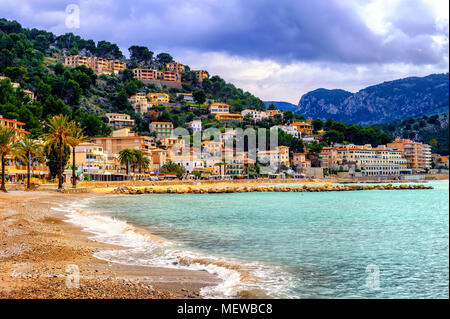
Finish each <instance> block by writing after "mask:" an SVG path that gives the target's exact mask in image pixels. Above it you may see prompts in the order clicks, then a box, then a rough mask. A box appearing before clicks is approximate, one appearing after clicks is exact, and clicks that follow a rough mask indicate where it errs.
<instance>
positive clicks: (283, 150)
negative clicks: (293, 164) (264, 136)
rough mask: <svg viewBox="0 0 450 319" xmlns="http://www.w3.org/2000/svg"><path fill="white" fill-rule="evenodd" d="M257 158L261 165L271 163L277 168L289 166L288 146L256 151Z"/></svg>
mask: <svg viewBox="0 0 450 319" xmlns="http://www.w3.org/2000/svg"><path fill="white" fill-rule="evenodd" d="M257 157H258V159H259V160H260V162H262V163H263V164H270V163H273V164H274V165H275V166H277V167H279V166H281V165H284V166H286V167H289V165H290V163H289V147H288V146H278V147H277V149H276V150H269V151H258V153H257Z"/></svg>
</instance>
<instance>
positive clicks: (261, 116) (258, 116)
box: [241, 109, 267, 122]
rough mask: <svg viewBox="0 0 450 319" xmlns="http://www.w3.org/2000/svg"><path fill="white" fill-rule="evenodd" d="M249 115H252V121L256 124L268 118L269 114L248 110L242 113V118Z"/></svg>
mask: <svg viewBox="0 0 450 319" xmlns="http://www.w3.org/2000/svg"><path fill="white" fill-rule="evenodd" d="M248 114H250V117H251V119H252V120H253V121H255V122H256V121H262V120H264V119H265V118H267V113H266V112H265V111H258V110H250V109H247V110H243V111H242V112H241V115H242V117H246V116H247V115H248Z"/></svg>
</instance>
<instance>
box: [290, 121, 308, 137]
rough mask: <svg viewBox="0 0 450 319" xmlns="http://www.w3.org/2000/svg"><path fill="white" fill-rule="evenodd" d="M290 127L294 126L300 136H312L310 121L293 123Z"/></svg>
mask: <svg viewBox="0 0 450 319" xmlns="http://www.w3.org/2000/svg"><path fill="white" fill-rule="evenodd" d="M291 126H295V127H296V128H297V131H299V132H300V133H301V134H302V136H305V137H308V136H312V135H313V131H314V128H313V126H312V124H311V120H308V121H307V122H294V123H292V124H291Z"/></svg>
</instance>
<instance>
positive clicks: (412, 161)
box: [386, 137, 431, 171]
mask: <svg viewBox="0 0 450 319" xmlns="http://www.w3.org/2000/svg"><path fill="white" fill-rule="evenodd" d="M386 146H387V147H388V148H390V149H392V150H398V151H400V152H401V154H402V155H403V157H405V158H406V164H407V167H408V168H410V169H412V170H413V171H424V170H426V169H430V168H431V146H430V145H427V144H422V143H420V142H415V141H412V140H409V139H401V138H398V137H397V138H396V139H395V140H394V141H393V142H392V143H388V144H387V145H386Z"/></svg>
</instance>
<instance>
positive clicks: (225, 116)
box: [215, 113, 242, 122]
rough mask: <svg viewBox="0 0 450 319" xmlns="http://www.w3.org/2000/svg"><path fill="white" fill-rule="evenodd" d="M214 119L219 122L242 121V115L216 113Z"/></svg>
mask: <svg viewBox="0 0 450 319" xmlns="http://www.w3.org/2000/svg"><path fill="white" fill-rule="evenodd" d="M215 119H216V120H218V121H220V122H240V121H242V115H241V114H231V113H225V114H216V116H215Z"/></svg>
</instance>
